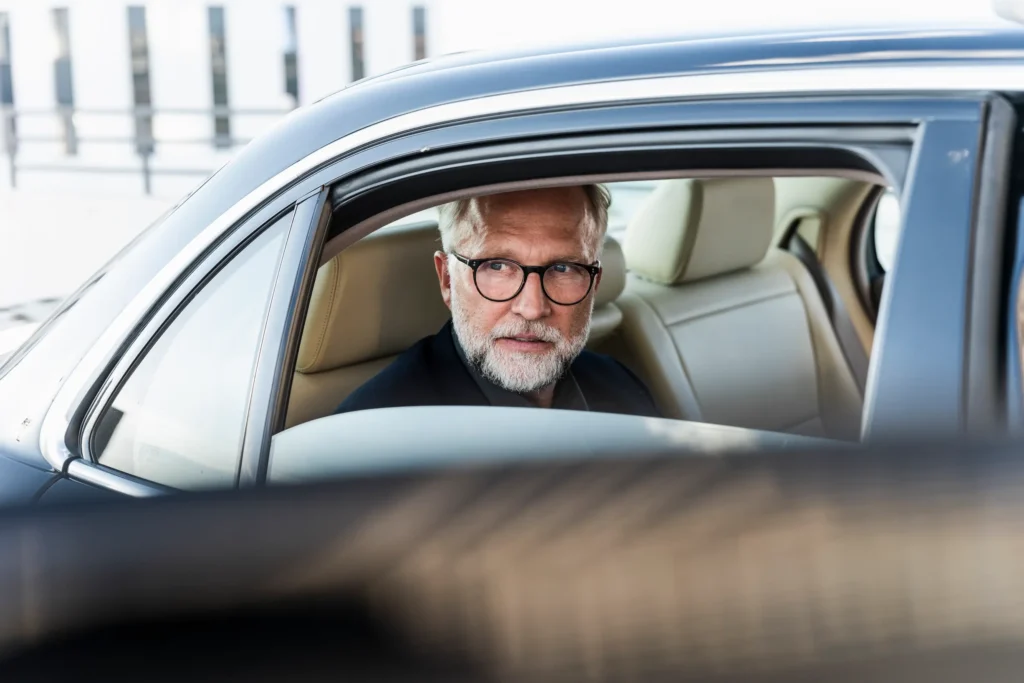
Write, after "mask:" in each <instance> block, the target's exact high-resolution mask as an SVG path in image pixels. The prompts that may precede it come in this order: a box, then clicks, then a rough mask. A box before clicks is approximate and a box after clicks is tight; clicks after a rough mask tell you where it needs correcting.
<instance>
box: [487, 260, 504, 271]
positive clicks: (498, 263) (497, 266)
mask: <svg viewBox="0 0 1024 683" xmlns="http://www.w3.org/2000/svg"><path fill="white" fill-rule="evenodd" d="M487 267H488V268H489V269H491V270H502V269H504V268H505V264H504V263H502V262H501V261H491V262H490V263H488V264H487Z"/></svg>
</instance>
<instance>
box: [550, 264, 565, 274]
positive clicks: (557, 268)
mask: <svg viewBox="0 0 1024 683" xmlns="http://www.w3.org/2000/svg"><path fill="white" fill-rule="evenodd" d="M551 269H552V270H554V271H555V272H556V273H564V272H566V271H568V270H569V266H568V265H566V264H564V263H556V264H554V265H553V266H551Z"/></svg>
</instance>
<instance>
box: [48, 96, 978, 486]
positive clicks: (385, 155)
mask: <svg viewBox="0 0 1024 683" xmlns="http://www.w3.org/2000/svg"><path fill="white" fill-rule="evenodd" d="M982 99H984V97H982V96H977V97H967V96H962V95H951V96H949V97H931V98H927V97H919V96H913V95H908V96H906V97H904V98H890V99H889V100H887V101H885V103H884V106H883V101H882V99H880V98H875V99H872V98H871V97H869V96H860V95H856V96H849V97H833V98H817V99H814V98H810V99H808V98H800V99H792V98H791V99H788V100H786V99H783V100H778V99H757V98H748V99H742V100H732V101H699V100H698V101H687V100H685V99H684V100H682V101H678V100H677V101H671V102H660V101H659V102H654V103H635V102H631V103H628V104H626V105H623V103H621V102H620V103H609V104H606V105H605V106H602V107H594V106H589V107H583V106H580V108H578V109H572V110H568V111H567V110H565V109H562V110H558V111H539V112H531V113H527V114H522V113H520V114H518V115H513V116H504V117H502V116H496V117H482V118H477V119H473V118H472V117H457V118H455V119H454V120H451V121H449V122H448V123H447V125H444V126H439V127H426V126H420V127H419V128H413V129H412V131H411V132H410V131H406V132H405V133H404V134H403V135H401V136H396V135H394V134H392V135H386V134H385V135H383V136H382V137H378V138H374V137H368V136H369V134H368V133H366V132H365V131H360V132H359V133H356V134H353V135H352V136H349V137H355V138H357V139H356V140H346V139H343V140H340V141H338V142H339V143H342V142H344V143H345V144H338V145H337V146H336V147H332V146H329V147H328V148H323V149H321V150H319V151H318V152H317V153H315V154H314V155H311V157H312V158H310V159H307V160H304V162H303V167H304V168H307V169H308V172H307V173H306V174H305V175H302V174H300V173H290V174H289V177H288V178H287V181H288V182H291V183H293V184H292V185H290V186H286V187H285V188H284V189H283V190H281V189H280V188H277V187H274V188H272V189H273V191H275V192H277V194H276V195H275V196H273V197H271V198H270V199H267V197H266V196H262V197H255V198H251V199H250V198H247V201H248V202H249V203H261V204H262V205H261V207H260V208H259V209H258V210H257V211H256V214H260V216H262V218H261V219H258V218H257V216H256V214H253V215H251V216H249V217H248V218H247V219H246V220H245V221H243V222H242V223H241V225H240V226H239V225H238V224H231V223H228V225H230V226H231V227H232V229H231V230H227V235H228V237H227V238H225V235H224V234H223V233H225V231H226V228H225V225H224V223H225V222H227V219H225V220H219V221H217V222H215V224H214V225H212V226H210V228H209V229H208V230H207V231H206V232H205V233H204V239H205V240H206V241H208V242H210V243H214V242H215V241H216V239H218V238H225V239H244V238H245V237H246V235H245V233H246V232H247V230H253V229H255V227H256V226H257V225H258V224H263V223H265V221H266V220H267V217H268V216H272V215H278V214H279V213H280V210H281V207H282V205H284V204H287V205H291V204H294V203H295V202H296V201H297V200H298V199H302V198H305V199H306V200H307V201H313V199H312V194H315V193H317V192H322V191H323V190H322V188H324V187H326V186H328V185H337V184H338V183H341V184H344V183H346V182H348V179H350V178H354V177H355V176H357V175H358V174H359V173H360V172H365V171H367V170H368V169H373V168H380V167H381V165H388V164H393V163H395V162H396V161H398V160H408V159H411V158H415V157H416V156H417V155H419V156H421V157H425V156H426V155H424V153H423V152H424V151H425V150H431V151H434V150H438V149H441V150H443V149H445V148H450V147H453V146H455V145H458V144H466V143H467V141H468V142H471V143H475V144H480V143H481V142H483V141H489V142H494V141H496V140H506V141H507V140H516V139H520V138H523V137H527V136H530V135H534V136H536V135H538V134H541V135H544V134H546V135H551V134H553V133H558V134H561V135H568V134H571V133H573V132H578V131H585V130H588V129H589V130H594V128H595V127H598V126H600V125H601V124H602V123H605V124H607V123H608V122H609V121H614V120H618V123H619V125H620V126H622V125H623V124H624V123H628V124H629V125H630V126H633V127H636V126H637V125H638V123H639V124H642V125H647V126H651V127H654V126H657V125H658V123H659V122H661V123H663V122H664V121H665V120H666V119H667V118H669V117H671V120H672V121H673V122H674V125H675V126H676V127H677V128H688V127H697V126H699V125H701V124H702V123H703V124H704V125H710V124H717V125H718V126H725V125H726V124H729V125H744V124H746V125H748V126H752V127H753V128H755V129H757V128H761V127H764V126H770V125H772V124H777V123H780V122H785V121H793V120H798V121H802V122H809V121H813V122H817V123H827V122H838V123H843V124H850V123H855V124H856V123H875V124H878V123H880V122H882V121H886V122H892V121H894V120H896V121H904V122H908V123H917V124H918V125H920V126H924V125H930V126H932V128H931V130H933V131H938V130H939V129H940V128H941V126H940V124H942V123H943V122H945V123H947V124H950V123H953V122H954V121H959V122H960V123H962V124H965V125H963V126H961V128H963V129H964V130H967V129H969V128H970V127H971V125H972V123H973V126H974V132H975V133H977V131H978V130H979V129H980V128H981V125H982V123H981V120H980V118H978V117H977V116H974V117H973V118H972V116H971V115H969V114H965V111H968V110H971V108H972V107H977V106H978V105H979V102H980V101H981V100H982ZM965 107H966V109H965ZM630 114H640V117H639V121H638V120H637V119H636V118H628V116H629V115H630ZM410 116H412V115H410ZM624 116H625V117H626V118H624ZM467 119H468V120H467ZM926 119H927V121H926V122H925V123H922V122H924V121H925V120H926ZM754 124H756V125H754ZM723 130H724V128H723ZM467 134H468V135H467ZM726 137H727V136H726ZM979 137H980V136H978V135H975V138H976V139H975V146H974V147H972V148H971V149H976V147H977V143H978V139H977V138H979ZM963 138H964V135H963V131H961V135H960V136H959V137H957V138H956V142H957V143H958V144H959V143H960V142H962V141H963ZM922 140H923V142H922ZM922 140H919V144H926V145H928V146H931V145H935V144H938V142H937V140H938V138H936V137H935V134H934V133H933V134H932V135H931V136H924V137H923V138H922ZM915 149H919V147H918V146H915ZM353 150H354V151H353ZM969 158H971V159H976V158H978V155H977V154H974V155H971V156H970V157H969ZM426 163H427V164H429V161H427V162H426ZM919 166H920V164H919ZM960 170H962V169H957V171H958V172H959V171H960ZM936 172H938V171H936ZM940 175H941V174H940ZM947 175H948V173H947ZM911 176H913V174H911ZM892 180H893V182H894V185H896V186H902V180H903V179H902V178H894V179H892ZM946 181H947V182H950V181H949V179H946ZM973 185H974V183H972V187H973ZM311 193H312V194H311ZM957 197H958V198H957V199H956V200H955V202H959V204H960V205H963V204H965V203H966V205H968V206H973V197H972V196H970V195H968V197H966V198H965V197H964V196H962V195H958V196H957ZM317 201H320V198H319V195H318V199H317ZM955 202H953V203H955ZM322 206H326V204H323V205H322ZM960 208H962V206H960ZM243 209H244V206H243V207H242V208H241V209H235V210H233V211H232V212H229V214H232V215H236V214H238V213H244V211H243ZM275 211H276V212H277V213H275ZM309 216H310V221H309V223H308V224H307V225H306V226H305V232H303V231H302V230H296V231H292V232H290V233H289V244H294V247H289V248H291V249H292V253H293V255H294V254H298V253H302V249H305V250H306V251H305V253H304V258H305V260H304V261H303V262H302V263H303V268H302V271H301V274H299V275H298V276H297V277H295V276H296V274H286V277H287V278H288V279H289V280H290V281H291V283H292V289H288V288H287V287H282V290H281V291H282V297H285V295H284V294H283V292H284V291H286V290H287V291H288V292H289V293H288V295H287V297H285V299H287V300H290V301H291V302H292V303H293V304H296V306H297V307H296V308H295V309H293V315H292V316H291V317H290V318H288V317H287V316H286V317H285V321H286V322H287V329H288V330H289V333H288V335H287V338H286V339H283V340H278V343H270V344H268V345H265V348H263V349H262V350H261V352H260V359H259V360H258V365H259V366H260V367H262V368H266V369H267V372H266V373H265V374H262V373H261V374H260V379H259V381H258V382H256V383H257V384H259V385H260V386H259V387H254V391H253V394H252V395H253V397H255V396H256V395H257V393H258V392H259V394H260V395H261V396H263V397H264V398H267V397H274V396H275V395H276V397H277V399H278V400H276V401H273V400H268V401H267V403H266V405H265V409H266V412H267V414H266V415H263V414H260V415H256V414H255V413H254V411H255V409H256V403H252V404H251V406H250V423H251V424H252V431H251V432H250V430H249V427H248V426H247V435H246V446H245V448H246V453H247V454H248V456H247V457H246V458H245V460H246V462H245V463H243V466H242V471H243V472H244V476H243V477H241V478H240V484H241V485H251V484H255V483H258V482H259V480H260V479H261V477H262V472H263V471H265V460H266V453H267V449H268V448H269V441H270V439H269V433H270V432H268V429H269V430H271V431H272V430H273V425H274V423H275V422H277V421H278V418H277V417H276V416H275V414H276V413H279V412H280V405H279V404H280V399H281V393H282V392H280V391H278V392H277V394H275V393H274V389H273V387H272V384H268V382H270V383H273V382H276V383H278V386H280V382H281V375H280V373H278V376H277V377H274V376H273V375H274V373H273V372H270V368H272V367H274V365H275V364H277V365H278V366H279V367H282V366H281V362H282V361H281V359H282V357H283V358H287V357H288V353H292V352H293V351H294V345H295V344H296V343H297V341H296V339H295V334H296V330H297V329H298V327H297V322H296V320H297V319H298V318H297V314H298V313H300V312H301V313H304V310H302V311H299V310H298V309H299V308H302V306H301V305H300V304H301V303H302V297H303V295H304V294H306V295H308V290H309V289H310V288H311V282H312V279H311V278H312V277H313V275H315V267H314V265H313V264H316V265H319V264H318V260H317V258H316V256H315V253H314V252H315V251H316V249H317V247H318V245H317V240H316V239H315V238H314V234H315V233H316V231H317V230H323V229H325V224H326V221H324V220H323V218H324V216H323V213H321V214H317V213H316V211H315V209H313V210H311V212H310V213H309ZM314 217H315V218H316V220H315V221H314V220H313V218H314ZM261 221H262V222H261ZM917 223H923V221H917ZM959 228H960V229H959V230H958V231H954V232H957V234H958V235H959V237H961V238H963V239H967V240H968V241H969V238H970V235H971V221H970V220H968V221H966V223H964V224H963V225H961V226H959ZM293 233H294V234H293ZM236 234H237V235H238V237H234V238H232V237H230V236H231V235H236ZM293 239H294V240H295V242H294V243H293V242H292V240H293ZM299 243H301V244H302V245H303V246H302V248H301V249H300V248H299V247H298V244H299ZM197 258H199V257H197ZM897 261H898V262H899V256H898V258H897ZM911 261H913V259H911ZM200 262H202V260H201V258H200ZM919 269H920V264H915V263H911V265H908V266H906V267H903V268H902V273H904V276H903V277H904V278H905V279H907V280H909V279H911V275H912V274H913V273H914V272H915V270H919ZM894 270H896V269H894ZM311 273H312V274H311ZM908 273H909V275H908ZM893 280H894V282H896V281H897V278H896V277H894V278H893ZM296 281H298V282H301V283H302V284H301V286H300V287H299V290H298V293H296V291H295V290H294V284H295V282H296ZM281 284H283V283H280V282H279V285H281ZM961 285H963V282H962V283H961ZM177 289H180V287H179V288H177ZM177 289H175V290H174V291H177ZM893 290H897V286H896V285H893V286H892V287H891V288H890V291H893ZM276 292H277V287H276V286H275V300H276V299H277V293H276ZM282 300H284V299H282ZM900 300H901V299H897V301H900ZM901 305H903V304H901ZM273 306H274V304H273V303H272V307H273ZM960 322H963V320H960ZM944 325H945V326H946V327H949V326H950V325H949V321H945V322H944ZM144 327H145V326H144ZM150 327H152V326H150ZM149 329H150V328H148V327H147V328H145V329H142V330H140V331H138V333H137V334H135V337H134V338H135V342H136V343H138V342H140V341H143V342H144V340H146V338H147V333H148V331H149ZM268 330H269V328H268ZM283 333H284V330H283V329H282V334H283ZM962 336H963V335H962V333H961V337H962ZM267 341H270V342H273V340H272V339H266V338H265V342H267ZM960 341H961V343H962V341H963V340H962V339H961V340H960ZM289 349H290V350H289ZM264 353H267V354H272V355H268V356H266V357H264ZM282 354H283V355H282ZM293 355H294V354H293ZM887 362H891V361H885V360H884V359H883V360H882V361H879V362H878V363H875V362H874V361H873V363H872V365H873V366H880V365H883V364H885V363H887ZM918 369H919V368H918ZM875 372H876V373H881V372H882V370H880V369H878V368H877V367H876V368H875ZM112 379H113V377H112V375H111V374H107V375H106V376H105V380H104V382H106V383H107V384H109V383H110V382H111V381H112ZM961 389H962V386H960V385H956V386H952V387H950V388H949V389H948V393H953V394H956V396H957V402H958V403H959V402H960V401H961V400H962V391H961ZM97 394H98V392H96V393H93V394H92V395H91V396H86V397H85V400H87V401H88V405H90V406H94V405H98V403H95V402H94V399H95V398H96V396H97ZM875 394H876V398H877V396H878V395H879V394H878V392H877V391H876V392H875ZM58 410H59V405H58ZM959 410H960V408H959V406H958V415H959ZM275 411H276V413H275ZM261 412H262V411H261ZM71 423H72V420H69V421H68V424H67V425H65V426H67V427H69V428H71V427H73V426H74V425H73V424H71ZM81 424H82V423H79V426H81ZM957 424H958V425H959V422H958V423H957ZM58 426H60V425H59V424H58ZM50 433H51V435H52V434H53V433H54V432H53V431H52V430H51V432H50ZM66 433H67V430H65V431H63V432H61V437H62V438H63V437H64V436H65V435H66ZM88 433H89V432H88V430H85V431H83V435H84V436H85V437H86V438H87V437H88ZM62 445H64V444H63V442H62ZM69 446H70V447H69ZM69 446H65V448H66V450H67V451H68V452H69V453H68V454H69V456H75V453H74V451H73V450H72V449H73V447H74V446H73V445H69ZM254 458H255V463H254V462H253V459H254ZM68 460H69V458H65V462H64V464H65V465H67V461H68ZM70 462H71V465H70V467H69V469H68V472H69V474H71V475H72V476H75V477H80V478H82V479H86V480H90V481H92V482H93V483H99V484H100V485H104V486H110V487H115V486H117V484H116V483H115V482H113V481H112V480H111V478H119V479H123V480H125V481H127V482H129V484H130V485H128V486H124V487H123V488H125V489H126V490H125V492H126V493H131V494H133V495H147V494H150V493H158V492H162V491H161V490H160V489H159V487H153V486H150V485H148V483H146V482H138V481H133V479H134V478H131V477H128V476H127V475H123V474H122V473H120V472H113V471H109V470H105V469H102V468H101V467H100V466H97V465H95V464H94V463H91V462H88V461H86V460H83V459H81V458H80V457H71V458H70ZM84 468H89V469H91V470H97V471H101V472H102V476H96V475H95V474H92V473H91V474H90V475H86V474H85V469H84ZM128 489H131V490H128ZM143 489H145V490H143Z"/></svg>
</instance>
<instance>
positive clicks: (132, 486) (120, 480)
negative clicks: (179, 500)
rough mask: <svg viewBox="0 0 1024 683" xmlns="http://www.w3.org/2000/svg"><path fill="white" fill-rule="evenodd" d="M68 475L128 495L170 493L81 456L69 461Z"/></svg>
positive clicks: (139, 495) (140, 496) (151, 495)
mask: <svg viewBox="0 0 1024 683" xmlns="http://www.w3.org/2000/svg"><path fill="white" fill-rule="evenodd" d="M68 476H69V477H71V478H72V479H78V480H79V481H84V482H85V483H87V484H93V485H94V486H99V487H101V488H105V489H109V490H111V491H116V492H117V493H123V494H124V495H126V496H132V497H133V498H151V497H153V496H163V495H166V494H167V493H168V491H167V490H166V489H162V488H159V487H156V486H150V485H148V484H144V483H142V482H140V481H135V480H134V479H128V478H127V477H125V476H122V475H119V474H117V473H115V472H112V471H111V470H108V469H106V468H104V467H100V466H98V465H93V464H92V463H88V462H86V461H84V460H82V459H81V458H75V459H74V460H72V461H71V462H70V463H68Z"/></svg>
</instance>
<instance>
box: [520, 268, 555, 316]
mask: <svg viewBox="0 0 1024 683" xmlns="http://www.w3.org/2000/svg"><path fill="white" fill-rule="evenodd" d="M512 312H513V313H515V314H516V315H519V316H521V317H523V318H526V319H527V320H537V319H538V318H543V317H545V316H547V315H549V314H550V313H551V306H550V302H548V298H547V297H546V296H544V288H543V287H542V286H541V282H540V273H530V274H529V275H527V276H526V283H525V284H523V291H521V292H519V295H518V296H516V298H515V299H514V300H513V301H512Z"/></svg>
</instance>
